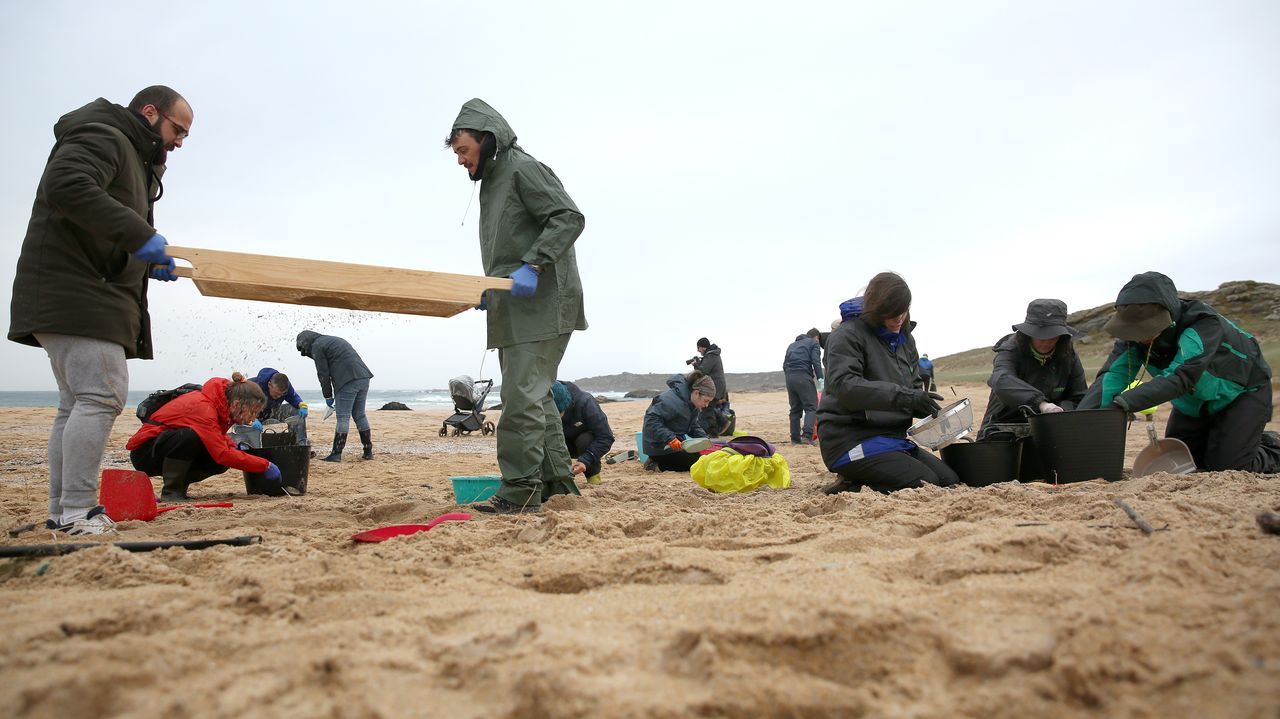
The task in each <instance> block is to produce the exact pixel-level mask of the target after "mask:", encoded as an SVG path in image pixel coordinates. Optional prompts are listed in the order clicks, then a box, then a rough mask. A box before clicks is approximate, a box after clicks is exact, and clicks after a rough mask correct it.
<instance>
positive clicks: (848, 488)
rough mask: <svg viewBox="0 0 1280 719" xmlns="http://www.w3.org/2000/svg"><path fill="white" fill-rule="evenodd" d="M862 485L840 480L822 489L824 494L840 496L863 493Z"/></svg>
mask: <svg viewBox="0 0 1280 719" xmlns="http://www.w3.org/2000/svg"><path fill="white" fill-rule="evenodd" d="M861 491H862V484H861V483H860V482H850V481H849V480H847V479H843V478H841V479H838V480H836V481H835V482H833V483H832V484H828V485H827V486H825V487H823V488H822V493H823V494H840V493H841V492H861Z"/></svg>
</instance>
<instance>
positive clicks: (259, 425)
mask: <svg viewBox="0 0 1280 719" xmlns="http://www.w3.org/2000/svg"><path fill="white" fill-rule="evenodd" d="M249 426H250V427H253V428H254V429H256V430H258V431H259V432H261V431H262V420H259V419H255V420H253V424H251V425H249Z"/></svg>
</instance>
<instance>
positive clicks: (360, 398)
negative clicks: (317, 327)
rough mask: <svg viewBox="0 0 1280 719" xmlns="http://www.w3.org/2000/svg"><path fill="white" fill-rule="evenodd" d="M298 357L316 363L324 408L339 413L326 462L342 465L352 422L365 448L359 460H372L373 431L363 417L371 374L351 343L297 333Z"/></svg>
mask: <svg viewBox="0 0 1280 719" xmlns="http://www.w3.org/2000/svg"><path fill="white" fill-rule="evenodd" d="M297 344H298V353H299V354H301V355H302V356H303V357H310V358H311V359H313V360H315V363H316V377H317V378H318V379H319V380H320V392H321V393H322V394H323V395H324V402H325V404H327V405H329V407H330V408H331V409H333V410H335V411H337V413H338V422H337V425H336V426H335V427H334V430H333V449H332V450H331V451H330V453H329V456H327V457H322V458H321V459H323V460H324V461H325V462H341V461H342V450H343V449H344V448H345V447H346V446H347V432H348V431H349V430H350V427H351V424H350V423H351V420H352V419H355V421H356V429H357V430H358V431H359V432H360V443H361V444H362V445H364V454H363V455H361V458H362V459H373V430H371V429H370V428H369V418H368V417H367V416H365V413H364V403H365V399H366V398H367V397H368V396H369V379H370V378H372V377H373V372H370V371H369V368H368V367H367V366H365V363H364V360H362V359H360V355H359V354H357V353H356V351H355V348H353V347H352V346H351V343H349V342H347V341H346V340H344V339H342V338H341V337H332V336H330V335H322V334H320V333H318V332H312V331H311V330H303V331H301V332H299V333H298V340H297Z"/></svg>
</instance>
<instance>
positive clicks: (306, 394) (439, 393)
mask: <svg viewBox="0 0 1280 719" xmlns="http://www.w3.org/2000/svg"><path fill="white" fill-rule="evenodd" d="M165 389H168V388H167V387H166V388H165ZM152 391H154V390H152V389H146V390H133V391H130V392H129V397H128V399H127V400H126V404H127V405H128V406H130V407H136V406H138V402H139V401H141V400H142V398H144V397H146V396H147V395H148V394H151V392H152ZM298 394H299V395H300V396H301V397H302V401H303V402H306V403H307V405H308V406H310V407H312V408H313V409H314V408H316V407H321V408H322V407H324V397H323V396H321V394H320V391H319V390H312V391H306V390H303V391H300V392H298ZM598 394H599V395H603V396H605V397H608V398H609V399H615V400H621V399H623V397H622V395H623V394H624V393H623V392H600V393H598ZM387 402H401V403H403V404H404V405H405V406H406V407H410V408H412V409H421V410H452V409H453V398H452V397H450V396H449V390H447V389H377V388H373V387H371V388H370V389H369V398H368V399H367V400H365V406H366V408H367V409H370V410H375V409H378V408H379V407H381V406H383V405H384V404H386V403H387ZM498 402H499V399H498V388H497V387H496V386H495V387H494V388H493V391H492V392H490V393H489V396H488V398H487V399H485V403H484V404H485V406H486V407H490V406H493V405H495V404H497V403H498ZM56 406H58V393H57V392H49V391H33V392H2V391H0V407H56Z"/></svg>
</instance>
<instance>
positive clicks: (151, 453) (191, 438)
mask: <svg viewBox="0 0 1280 719" xmlns="http://www.w3.org/2000/svg"><path fill="white" fill-rule="evenodd" d="M165 458H172V459H178V460H182V461H186V462H191V469H190V470H188V471H187V481H188V482H199V481H200V480H202V479H208V478H209V477H212V476H213V475H215V474H222V473H223V472H225V471H227V468H226V467H224V466H222V465H220V464H218V463H217V462H215V461H213V457H212V456H210V455H209V450H207V449H205V447H204V442H201V441H200V435H198V434H196V431H195V430H194V429H190V428H188V427H179V428H176V429H166V430H165V431H163V432H161V433H160V434H159V435H157V436H155V437H154V438H152V439H149V440H147V442H146V443H144V444H142V445H141V446H139V447H138V448H137V449H135V450H133V451H132V452H130V453H129V459H130V460H131V461H132V462H133V468H134V469H136V470H138V471H139V472H146V473H147V476H149V477H158V476H160V475H161V474H162V473H163V471H164V460H165Z"/></svg>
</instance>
